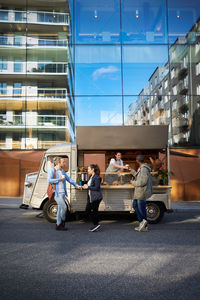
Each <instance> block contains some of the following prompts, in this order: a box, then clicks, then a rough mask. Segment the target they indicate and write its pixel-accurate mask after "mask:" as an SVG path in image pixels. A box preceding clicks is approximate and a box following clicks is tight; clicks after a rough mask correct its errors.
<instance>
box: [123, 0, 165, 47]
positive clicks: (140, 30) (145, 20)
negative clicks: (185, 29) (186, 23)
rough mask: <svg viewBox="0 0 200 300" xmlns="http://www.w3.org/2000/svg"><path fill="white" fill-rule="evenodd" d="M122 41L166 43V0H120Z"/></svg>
mask: <svg viewBox="0 0 200 300" xmlns="http://www.w3.org/2000/svg"><path fill="white" fill-rule="evenodd" d="M122 32H123V35H122V40H123V42H124V43H166V42H167V26H166V0H159V1H158V0H149V1H147V0H136V1H132V0H124V1H122Z"/></svg>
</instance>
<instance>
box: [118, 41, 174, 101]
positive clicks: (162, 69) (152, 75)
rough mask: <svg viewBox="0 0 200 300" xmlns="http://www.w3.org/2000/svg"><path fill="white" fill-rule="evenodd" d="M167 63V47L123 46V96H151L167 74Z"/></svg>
mask: <svg viewBox="0 0 200 300" xmlns="http://www.w3.org/2000/svg"><path fill="white" fill-rule="evenodd" d="M167 61H168V50H167V46H123V83H124V94H125V95H131V94H132V95H138V94H140V93H141V91H143V92H144V93H145V94H147V95H149V94H152V93H153V91H154V89H155V88H156V86H158V85H159V83H160V82H161V81H163V79H164V78H165V77H166V76H167V74H168V64H167ZM152 79H153V80H152ZM163 93H166V91H164V90H163Z"/></svg>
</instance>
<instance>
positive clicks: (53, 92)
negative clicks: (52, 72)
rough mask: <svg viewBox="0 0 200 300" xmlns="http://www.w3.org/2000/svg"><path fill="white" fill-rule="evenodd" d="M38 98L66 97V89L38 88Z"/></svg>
mask: <svg viewBox="0 0 200 300" xmlns="http://www.w3.org/2000/svg"><path fill="white" fill-rule="evenodd" d="M37 92H38V99H42V100H43V99H52V98H53V100H54V99H66V95H67V89H52V88H46V89H42V88H38V90H37Z"/></svg>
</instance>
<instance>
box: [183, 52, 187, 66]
mask: <svg viewBox="0 0 200 300" xmlns="http://www.w3.org/2000/svg"><path fill="white" fill-rule="evenodd" d="M187 65H188V55H186V56H185V57H184V58H183V66H184V68H187Z"/></svg>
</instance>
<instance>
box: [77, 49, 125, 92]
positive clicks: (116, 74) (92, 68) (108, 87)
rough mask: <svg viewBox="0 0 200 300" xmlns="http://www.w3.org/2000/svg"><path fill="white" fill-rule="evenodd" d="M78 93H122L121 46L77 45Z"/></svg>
mask: <svg viewBox="0 0 200 300" xmlns="http://www.w3.org/2000/svg"><path fill="white" fill-rule="evenodd" d="M75 55H76V57H75V62H76V65H75V94H76V95H121V94H122V89H121V51H120V47H119V46H107V45H104V46H100V45H99V46H76V49H75Z"/></svg>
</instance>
